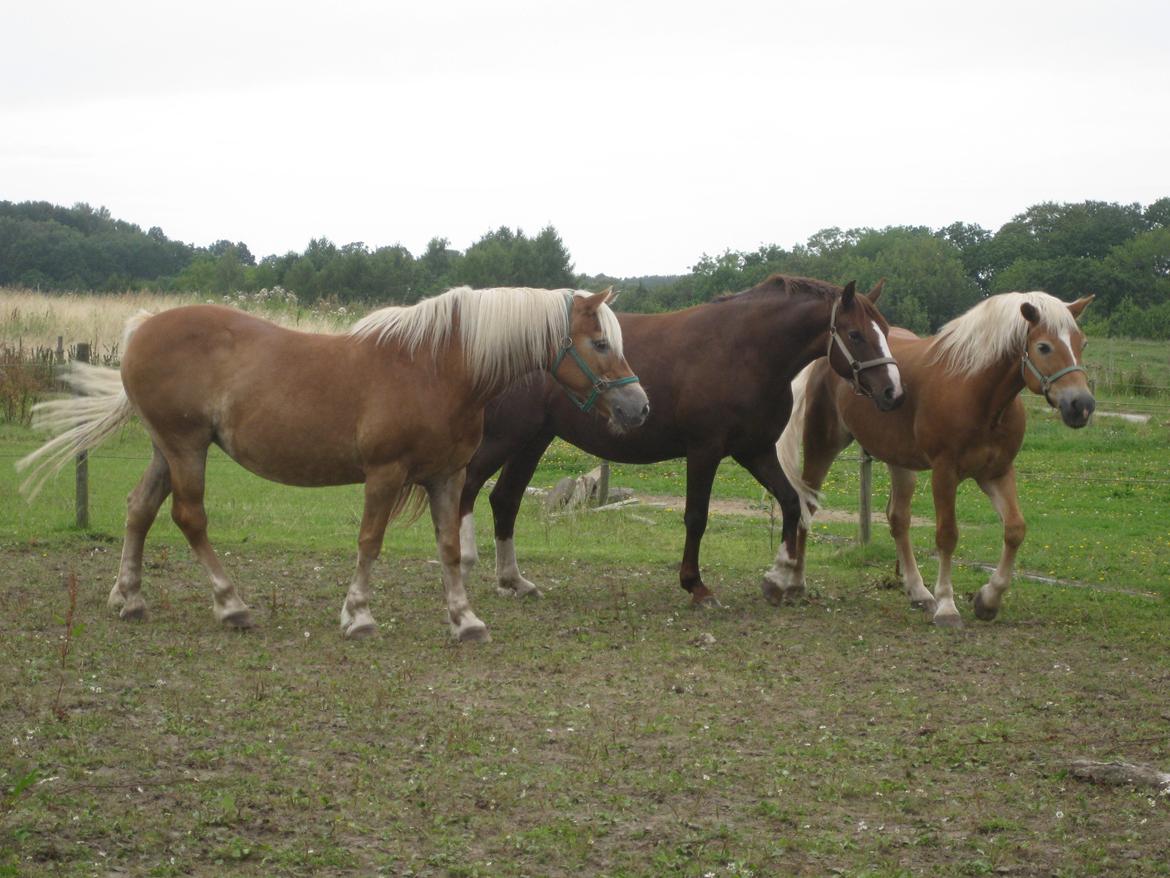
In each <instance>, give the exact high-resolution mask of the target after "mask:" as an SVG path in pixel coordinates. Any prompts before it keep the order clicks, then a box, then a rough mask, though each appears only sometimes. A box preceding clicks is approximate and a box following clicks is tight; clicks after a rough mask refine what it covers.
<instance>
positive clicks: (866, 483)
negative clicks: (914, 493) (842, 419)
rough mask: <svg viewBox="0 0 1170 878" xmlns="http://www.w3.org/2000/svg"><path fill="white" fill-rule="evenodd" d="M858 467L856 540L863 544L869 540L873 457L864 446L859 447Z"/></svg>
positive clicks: (871, 511)
mask: <svg viewBox="0 0 1170 878" xmlns="http://www.w3.org/2000/svg"><path fill="white" fill-rule="evenodd" d="M860 460H861V467H860V482H861V488H860V494H861V496H860V497H859V500H858V507H857V519H858V522H857V523H858V535H857V537H858V541H859V542H860V543H861V544H862V545H863V546H864V545H865V544H866V543H868V542H869V536H870V517H871V515H872V513H873V509H872V502H871V501H872V495H873V458H872V457H870V456H869V452H868V451H866V450H865V449H864V448H862V449H861V458H860Z"/></svg>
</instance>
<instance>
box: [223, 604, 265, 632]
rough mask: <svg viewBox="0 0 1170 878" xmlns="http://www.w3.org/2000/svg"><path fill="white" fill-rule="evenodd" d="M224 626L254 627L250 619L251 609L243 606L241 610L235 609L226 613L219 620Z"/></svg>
mask: <svg viewBox="0 0 1170 878" xmlns="http://www.w3.org/2000/svg"><path fill="white" fill-rule="evenodd" d="M219 621H220V623H222V624H223V626H224V627H225V628H239V629H241V630H242V629H247V628H253V627H255V625H256V623H255V622H253V621H252V611H251V610H249V609H248V608H247V607H245V608H244V609H242V610H235V611H234V612H231V613H228V614H227V615H226V616H224V617H223V618H222V619H220V620H219Z"/></svg>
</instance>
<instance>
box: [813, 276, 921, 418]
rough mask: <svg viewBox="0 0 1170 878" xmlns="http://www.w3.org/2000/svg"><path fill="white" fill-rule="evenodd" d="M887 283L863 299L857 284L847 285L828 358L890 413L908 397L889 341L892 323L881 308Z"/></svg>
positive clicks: (832, 322) (837, 305) (833, 321)
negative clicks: (881, 298)
mask: <svg viewBox="0 0 1170 878" xmlns="http://www.w3.org/2000/svg"><path fill="white" fill-rule="evenodd" d="M884 284H885V281H884V280H880V281H878V282H877V284H875V285H874V288H873V289H872V290H870V291H869V292H868V293H864V294H862V295H860V296H859V295H857V290H856V284H855V283H854V282H853V281H850V282H849V283H848V284H846V285H845V288H844V289H843V290H842V291H841V297H840V299H837V300H836V301H834V303H833V310H832V314H831V316H830V318H829V346H828V357H829V365H830V366H832V367H833V370H834V371H835V372H837V374H838V375H840V376H842V377H843V378H845V379H847V380H849V381H850V382H852V384H853V389H854V390H855V391H856V392H857V393H859V394H861V395H862V396H868V397H869V398H870V399H872V400H873V402H874V405H876V406H877V407H878V408H879V409H880V410H881V411H883V412H888V411H892V410H893V409H896V408H897V407H898V406H900V405H901V404H902V401H903V400H904V399H905V398H906V395H905V392H904V390H903V387H902V376H901V373H900V372H899V371H898V363H897V362H896V361H895V360H894V357H893V355H892V354H891V353H890V345H889V343H888V342H887V341H886V336H887V335H889V332H890V324H889V323H887V322H886V318H885V317H883V316H882V313H881V312H880V311H878V309H877V300H878V298H879V297H880V296H881V294H882V286H883V285H884Z"/></svg>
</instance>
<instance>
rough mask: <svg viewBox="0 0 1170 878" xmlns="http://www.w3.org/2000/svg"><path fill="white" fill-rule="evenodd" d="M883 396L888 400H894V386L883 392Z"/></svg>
mask: <svg viewBox="0 0 1170 878" xmlns="http://www.w3.org/2000/svg"><path fill="white" fill-rule="evenodd" d="M882 395H883V396H885V398H886V399H893V398H894V388H893V387H892V386H891V387H887V388H886V389H885V390H884V391H883V393H882Z"/></svg>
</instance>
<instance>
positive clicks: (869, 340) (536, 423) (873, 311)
mask: <svg viewBox="0 0 1170 878" xmlns="http://www.w3.org/2000/svg"><path fill="white" fill-rule="evenodd" d="M880 293H881V285H880V284H879V285H878V286H877V287H875V288H874V289H873V290H872V291H871V292H870V293H869V295H868V296H860V295H855V294H854V285H853V284H852V283H850V284H849V285H848V286H846V287H845V288H844V289H842V288H841V287H837V286H834V285H832V284H827V283H824V282H822V281H817V280H810V279H807V278H797V277H784V276H780V275H776V276H773V277H770V278H768V280H766V281H764V282H763V283H761V284H760V285H758V286H756V287H754V288H752V289H750V290H747V291H745V292H742V293H738V294H735V295H731V296H726V297H724V298H722V299H719V300H716V301H714V302H709V303H707V304H705V305H697V306H695V307H693V308H688V309H686V310H684V311H678V312H675V313H671V314H655V315H645V314H620V315H618V321H619V322H620V323H621V326H622V334H623V336H624V337H625V338H626V339H627V343H628V344H629V345H630V346H631V350H636V351H637V355H636V358H635V363H636V365H637V367H638V374H639V376H640V377H641V379H642V382H643V384H644V385H645V387H646V389H647V393H649V394H650V398H651V401H652V404H653V405H652V410H651V413H650V417H649V418H648V419H647V421H646V423H645V424H643V425H642V426H641V427H639V428H638V429H636V430H629V431H624V432H615V431H613V430H607V429H606V428H605V426H604V425H602V424H599V423H598V422H597V421H596V419H593V418H589V417H586V416H584V415H582V414H581V412H579V411H578V410H577V409H576V408H575V407H574V406H573V405H572V404H570V403H569V401H568V400H566V399H564V398H563V397H564V394H561V393H558V392H557V391H556V388H555V385H553V384H551V383H550V382H548V381H537V382H531V383H528V384H521V385H519V386H517V387H515V388H513V389H512V390H510V391H509V392H508V393H506V394H503V395H502V396H500V397H499V398H498V399H496V400H494V401H493V402H492V403H490V404H489V406H488V409H487V420H486V423H485V426H484V440H483V444H482V445H481V446H480V448H479V451H477V452H476V454H475V456H474V457H473V458H472V460H471V463H470V465H469V466H468V475H467V483H466V484H465V486H464V488H463V497H462V500H461V502H460V512H461V514H462V521H463V531H462V536H463V563H464V567H465V569H467V570H469V569H470V567H471V566H472V565H473V564H474V563H475V561H476V550H475V537H474V519H473V517H472V509H473V507H474V505H475V498H476V495H477V494H478V493H479V489H480V487H481V486H482V485H483V483H484V481H485V480H487V478H488V477H489V476H491V475H492V474H493V473H494V472H495V471H496V470H498V469H500V467H501V466H502V467H503V471H502V472H501V473H500V477H499V480H498V481H497V482H496V486H495V488H494V489H493V490H492V492H491V504H492V513H493V516H494V518H495V537H496V575H497V580H498V585H499V589H500V590H501V592H504V593H510V594H522V595H523V594H539V592H538V590H537V588H536V586H535V585H533V584H532V583H531V582H529V581H528V580H527V579H525V578H524V577H523V576H521V575H520V571H519V569H518V567H517V565H516V555H515V548H514V543H513V532H514V527H515V521H516V514H517V512H518V511H519V507H520V500H521V498H522V497H523V495H524V488H525V486H526V485H527V484H528V481H529V480H530V479H531V478H532V474H533V472H534V471H535V470H536V465H537V463H538V462H539V460H540V457H541V455H542V454H543V453H544V450H545V448H547V447H548V445H549V443H550V442H552V440H553V438H554V437H555V436H560V437H561V438H563V439H565V440H567V441H568V442H571V443H572V444H574V445H576V446H578V447H579V448H582V449H584V450H585V451H588V452H589V453H590V454H595V455H597V456H599V457H603V458H605V459H606V460H612V461H618V462H621V463H652V462H655V461H661V460H668V459H671V458H678V457H685V458H686V461H687V498H686V512H685V514H684V521H685V523H686V546H685V548H684V550H683V559H682V565H681V567H680V568H679V580H680V583H681V585H682V587H683V588H684V589H686V590H687V591H688V592H690V593H691V596H692V599H693V601H694V602H695V603H697V604H701V603H704V602H714V600H715V599H714V595H713V594H712V593H711V591H710V590H709V589H708V588H707V586H705V585H704V584H703V579H702V576H701V575H700V572H699V543H700V541H701V540H702V538H703V531H704V530H705V529H706V527H707V506H708V501H709V500H710V496H711V484H712V481H713V480H714V478H715V470H716V468H717V467H718V466H719V462H720V461H721V460H722V459H723V458H725V457H727V456H731V457H732V458H734V459H735V460H736V461H737V462H738V463H739V464H740V465H741V466H743V467H744V468H745V469H746V470H747V471H748V472H750V473H751V474H752V475H753V476H754V477H755V478H756V479H757V480H758V481H759V482H760V484H761V485H763V486H764V487H765V488H767V489H768V490H769V491H771V492H772V494H773V495H774V496H775V497H776V499H777V500H778V501H779V503H780V505H781V507H782V508H786V509H789V510H790V511H791V512H792V513H793V514H794V515H796V516H797V517H799V505H798V504H799V500H798V498H797V495H796V493H795V492H794V491H793V490H792V488H791V486H790V485H789V484H788V481H787V480H786V479H785V478H784V474H783V473H782V472H781V470H780V466H779V464H778V463H777V460H776V451H775V443H776V439H777V437H779V435H780V431H781V430H783V429H784V425H785V423H787V421H788V414H789V411H790V410H791V408H792V394H791V392H790V390H789V382H790V381H791V380H792V378H794V377H795V376H796V374H797V373H798V372H799V371H800V370H801V369H802V368H803V367H804V366H805V365H807V364H808V363H809V362H811V361H812V360H813V359H815V358H817V357H823V356H824V355H825V354H826V352H827V353H828V355H829V356H828V359H829V362H831V363H832V365H833V368H834V369H836V370H837V371H838V372H839V373H840V374H842V375H844V376H847V377H848V378H849V379H850V381H851V382H854V386H856V387H857V388H858V390H859V392H862V393H864V394H865V395H866V396H868V397H870V398H872V400H873V402H874V404H876V406H877V407H878V408H881V409H892V408H895V407H896V406H897V405H898V404H899V403H900V402H901V399H902V391H901V385H900V381H899V376H898V369H897V366H896V365H895V364H894V362H893V360H892V359H890V358H889V353H890V352H889V348H888V347H887V345H886V338H885V333H886V329H887V326H886V321H885V320H884V319H883V318H882V316H881V314H879V313H878V310H877V308H875V307H874V302H875V301H876V300H877V297H878V296H879V295H880ZM785 527H786V534H787V533H788V531H791V534H790V535H791V536H795V533H796V525H795V518H794V519H792V521H788V519H787V518H786V524H785ZM763 591H764V595H765V596H766V597H767V598H768V600H770V601H772V602H774V603H778V602H780V601H782V600H783V599H784V597H785V595H784V593H783V591H782V590H781V589H780V588H779V587H778V583H777V582H776V581H775V577H774V575H773V573H772V572H769V573H768V574H767V575H766V576H765V579H764V583H763Z"/></svg>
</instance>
